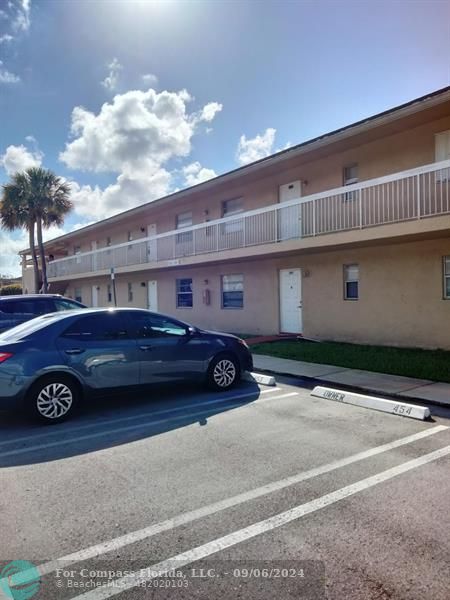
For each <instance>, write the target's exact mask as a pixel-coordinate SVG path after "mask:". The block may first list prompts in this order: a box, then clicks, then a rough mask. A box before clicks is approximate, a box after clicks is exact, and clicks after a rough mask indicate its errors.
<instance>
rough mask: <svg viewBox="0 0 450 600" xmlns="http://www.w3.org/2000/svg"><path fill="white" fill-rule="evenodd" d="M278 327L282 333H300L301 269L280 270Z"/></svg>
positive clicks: (301, 326) (301, 325)
mask: <svg viewBox="0 0 450 600" xmlns="http://www.w3.org/2000/svg"><path fill="white" fill-rule="evenodd" d="M280 329H281V332H282V333H302V329H303V323H302V271H301V269H283V270H281V271H280Z"/></svg>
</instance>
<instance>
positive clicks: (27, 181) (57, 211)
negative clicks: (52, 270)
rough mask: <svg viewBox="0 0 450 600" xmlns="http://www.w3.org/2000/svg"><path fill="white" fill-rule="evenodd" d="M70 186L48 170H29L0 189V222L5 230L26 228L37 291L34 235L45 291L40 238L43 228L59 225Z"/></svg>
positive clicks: (67, 205)
mask: <svg viewBox="0 0 450 600" xmlns="http://www.w3.org/2000/svg"><path fill="white" fill-rule="evenodd" d="M69 195H70V185H69V184H68V183H67V182H65V181H63V179H61V177H58V176H57V175H55V174H54V173H53V172H52V171H49V170H47V169H42V168H41V167H31V168H29V169H27V170H26V171H24V172H23V173H16V174H15V175H13V176H12V178H11V181H10V183H8V184H6V185H4V186H3V195H2V200H1V204H0V221H1V224H2V226H3V227H4V228H5V229H7V230H8V231H13V230H15V229H19V228H21V229H26V230H27V231H28V235H29V243H30V251H31V256H32V258H33V266H34V288H35V290H34V291H35V292H38V291H39V263H38V258H37V252H36V245H35V236H36V237H37V244H38V248H39V255H40V262H41V268H42V289H43V292H44V293H45V292H47V290H48V285H47V264H46V260H45V249H44V243H43V239H42V230H43V228H46V227H50V225H53V224H56V225H61V224H62V223H63V222H64V217H65V215H66V214H67V213H68V212H69V211H70V210H71V208H72V202H71V200H70V197H69Z"/></svg>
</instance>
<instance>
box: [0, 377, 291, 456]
mask: <svg viewBox="0 0 450 600" xmlns="http://www.w3.org/2000/svg"><path fill="white" fill-rule="evenodd" d="M282 390H283V388H279V387H272V388H267V389H263V390H262V389H261V388H258V391H259V393H260V394H270V393H272V392H281V391H282ZM256 393H257V392H256V391H254V392H245V393H244V394H237V395H236V394H235V395H233V396H221V397H220V398H214V399H212V400H206V401H204V402H194V403H192V404H183V405H181V406H178V407H175V406H174V407H173V408H163V409H161V410H154V411H147V412H144V413H139V414H137V415H130V416H129V417H121V418H119V419H117V418H112V419H104V420H99V421H93V422H92V423H85V424H84V425H77V426H76V427H70V428H67V429H65V428H64V429H59V428H57V429H56V430H55V431H48V430H46V432H45V433H38V434H36V435H27V436H23V437H19V438H13V439H10V440H3V441H2V442H0V447H1V446H4V445H6V444H13V443H19V442H28V441H29V440H36V439H40V438H45V439H48V437H49V435H53V434H58V433H60V434H67V433H73V432H76V431H84V430H85V429H89V428H90V427H98V426H99V425H109V424H111V423H113V424H114V423H124V422H125V421H132V420H136V419H140V420H142V419H145V418H146V417H152V416H155V415H163V414H170V413H174V412H179V411H180V410H183V409H185V408H198V407H199V406H210V405H211V404H220V403H222V402H228V401H230V400H238V399H240V398H250V397H251V396H254V395H255V394H256ZM257 400H258V397H257V398H255V402H256V401H257Z"/></svg>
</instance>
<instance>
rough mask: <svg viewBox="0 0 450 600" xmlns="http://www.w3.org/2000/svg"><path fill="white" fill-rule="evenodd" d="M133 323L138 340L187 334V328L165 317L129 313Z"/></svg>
mask: <svg viewBox="0 0 450 600" xmlns="http://www.w3.org/2000/svg"><path fill="white" fill-rule="evenodd" d="M129 317H130V319H131V321H132V323H133V333H134V335H135V336H136V337H138V338H146V337H172V336H178V337H179V336H182V335H186V333H187V326H186V325H184V324H183V323H180V322H179V321H175V320H173V319H170V318H169V317H165V316H164V315H155V314H151V313H149V314H146V313H139V312H136V313H129Z"/></svg>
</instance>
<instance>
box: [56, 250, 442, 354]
mask: <svg viewBox="0 0 450 600" xmlns="http://www.w3.org/2000/svg"><path fill="white" fill-rule="evenodd" d="M445 255H450V238H448V239H437V240H428V241H420V242H414V243H402V244H392V245H380V246H373V247H370V248H369V247H365V248H354V249H349V250H340V251H333V252H322V253H316V254H303V255H301V254H299V255H297V256H290V257H286V258H282V259H281V258H279V259H267V258H260V259H259V260H257V261H246V262H242V263H233V264H225V263H224V264H223V265H216V266H209V267H196V268H186V269H171V270H167V271H165V272H147V273H146V272H142V273H140V274H135V273H130V274H120V275H118V276H117V294H118V304H119V306H139V307H142V308H144V307H146V305H147V287H143V286H141V282H147V281H148V280H149V279H150V280H157V282H158V309H159V311H161V312H166V313H168V314H171V315H174V316H176V317H178V318H179V319H182V320H186V321H188V322H190V323H193V324H195V325H199V326H201V327H206V328H214V329H222V330H225V331H233V332H236V333H239V332H240V333H254V334H266V333H267V334H271V333H278V331H279V299H278V298H279V290H278V272H279V269H284V268H294V267H298V268H302V269H303V279H302V290H303V324H304V335H305V336H306V337H313V338H320V339H327V340H342V341H353V342H361V343H372V344H386V345H401V346H419V347H440V348H447V349H450V300H444V299H443V278H442V257H443V256H445ZM350 263H357V264H359V268H360V298H359V300H357V301H348V300H347V301H346V300H344V295H343V265H344V264H350ZM232 273H242V274H243V275H244V308H243V309H222V308H221V278H220V276H221V275H226V274H232ZM179 277H192V279H193V288H194V296H193V304H194V306H193V308H184V309H178V308H176V294H175V280H176V279H177V278H179ZM129 281H130V282H132V283H133V295H134V298H133V302H129V301H128V297H127V284H128V282H129ZM106 283H107V279H106V278H103V279H102V280H100V279H99V280H97V281H95V280H83V281H82V282H80V283H79V284H77V286H83V301H85V302H87V303H88V304H90V302H91V288H92V285H97V284H98V285H99V287H100V291H99V304H100V305H103V306H107V305H108V304H107V302H106ZM205 289H209V290H210V294H211V304H210V305H209V306H208V305H205V304H204V303H203V291H204V290H205ZM73 292H74V289H73V285H71V286H70V287H69V289H68V290H67V293H68V294H70V295H73Z"/></svg>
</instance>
